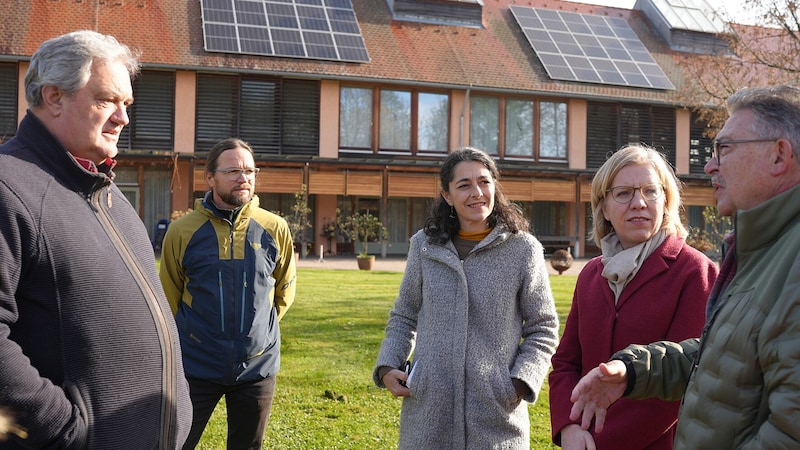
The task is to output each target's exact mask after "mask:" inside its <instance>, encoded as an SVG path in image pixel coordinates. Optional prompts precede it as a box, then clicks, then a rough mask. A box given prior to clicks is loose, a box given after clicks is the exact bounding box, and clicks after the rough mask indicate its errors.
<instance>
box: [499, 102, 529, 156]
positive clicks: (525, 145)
mask: <svg viewBox="0 0 800 450" xmlns="http://www.w3.org/2000/svg"><path fill="white" fill-rule="evenodd" d="M511 155H515V156H533V102H532V101H529V100H508V101H507V102H506V156H511Z"/></svg>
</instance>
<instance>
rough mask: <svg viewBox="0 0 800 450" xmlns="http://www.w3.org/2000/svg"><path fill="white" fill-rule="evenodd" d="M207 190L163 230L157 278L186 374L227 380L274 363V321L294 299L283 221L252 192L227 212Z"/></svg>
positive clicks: (269, 371)
mask: <svg viewBox="0 0 800 450" xmlns="http://www.w3.org/2000/svg"><path fill="white" fill-rule="evenodd" d="M210 195H211V193H210V192H209V193H207V194H206V196H205V198H204V199H198V200H196V202H195V209H194V211H192V212H190V213H189V214H187V215H185V216H183V217H181V218H180V219H178V220H176V221H174V222H173V223H171V224H170V225H169V227H168V228H167V232H166V235H165V236H164V242H163V246H162V253H161V268H160V277H161V282H162V284H163V286H164V292H165V293H166V296H167V300H168V301H169V304H170V307H171V308H172V312H173V314H175V321H176V323H177V325H178V331H179V334H180V341H181V349H182V351H183V364H184V370H185V372H186V376H187V377H189V378H198V379H202V380H206V381H211V382H214V383H219V384H224V385H231V384H238V383H243V382H247V381H252V380H257V379H260V378H264V377H267V376H270V375H274V374H275V373H277V372H278V370H279V368H280V328H279V326H278V321H279V320H280V319H281V318H282V317H283V315H284V314H286V310H287V309H288V308H289V307H290V306H291V304H292V302H293V301H294V295H295V288H296V286H295V278H296V267H295V262H294V248H293V240H292V236H291V232H290V231H289V227H288V225H287V224H286V221H285V220H284V219H283V218H282V217H280V216H278V215H277V214H273V213H271V212H269V211H266V210H264V209H261V208H260V207H259V201H258V197H257V196H254V197H253V199H252V200H251V201H250V202H248V203H246V204H244V205H243V206H242V207H240V208H239V209H238V210H236V211H234V212H233V213H232V214H231V213H230V212H226V211H220V210H219V209H217V208H216V207H215V206H214V204H213V202H211V201H210ZM229 217H230V218H229Z"/></svg>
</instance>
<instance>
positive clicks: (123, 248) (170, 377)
mask: <svg viewBox="0 0 800 450" xmlns="http://www.w3.org/2000/svg"><path fill="white" fill-rule="evenodd" d="M103 192H105V194H106V204H107V205H108V208H109V209H110V208H111V186H110V184H109V185H108V186H107V188H106V189H97V190H95V191H94V193H93V194H92V196H91V197H92V201H91V202H90V203H91V204H92V205H93V206H94V207H95V209H96V211H97V217H98V219H99V220H100V222H101V223H102V225H103V228H104V229H105V230H106V231H107V233H108V236H109V238H110V239H111V240H112V241H114V243H115V244H116V247H117V249H119V254H120V255H121V256H122V258H123V259H124V261H125V264H126V265H127V267H128V269H129V270H130V272H131V275H132V276H133V277H134V278H135V279H136V282H137V284H138V285H139V286H140V287H141V289H142V292H143V293H144V294H145V295H144V297H145V300H146V301H147V305H148V306H149V307H150V312H151V313H152V314H153V319H154V321H155V322H156V324H157V325H158V326H157V327H156V332H157V334H158V337H159V340H160V342H161V352H162V356H163V358H164V368H165V369H164V370H163V371H162V373H161V379H162V386H163V393H164V395H163V396H162V398H161V431H162V432H161V442H160V445H159V447H160V448H170V447H171V444H172V443H173V442H176V441H177V435H176V433H177V425H176V421H177V416H178V411H177V408H178V402H177V397H178V386H177V380H178V374H177V371H176V368H177V363H176V361H175V358H176V355H175V354H174V352H173V351H172V349H173V348H175V343H174V342H173V341H172V340H171V338H170V334H169V332H168V330H169V326H168V321H167V318H166V317H165V316H164V314H163V310H162V309H161V306H160V305H159V304H158V294H156V291H155V288H154V286H152V285H151V284H150V283H149V282H148V279H147V276H145V275H144V273H143V272H142V270H141V267H139V264H137V263H136V259H135V258H134V257H133V252H132V251H131V249H130V248H129V247H128V243H127V241H126V240H125V239H123V238H122V236H120V232H119V230H117V228H116V227H115V226H114V223H113V221H112V220H111V218H110V217H109V214H108V211H107V210H106V209H103V208H102V206H101V203H100V197H101V195H102V193H103ZM170 319H171V318H170Z"/></svg>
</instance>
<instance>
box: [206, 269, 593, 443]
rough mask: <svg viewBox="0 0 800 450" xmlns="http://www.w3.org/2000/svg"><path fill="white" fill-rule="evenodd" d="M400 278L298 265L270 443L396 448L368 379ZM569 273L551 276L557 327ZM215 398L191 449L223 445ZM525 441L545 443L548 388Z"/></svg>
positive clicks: (392, 423)
mask: <svg viewBox="0 0 800 450" xmlns="http://www.w3.org/2000/svg"><path fill="white" fill-rule="evenodd" d="M401 278H402V274H401V273H395V272H381V271H353V270H321V269H298V289H297V298H296V300H295V304H294V305H293V306H292V308H291V309H290V310H289V312H288V313H287V315H286V317H285V318H284V320H283V321H282V322H281V333H282V352H281V371H280V373H279V374H278V385H277V388H276V393H275V401H274V404H273V407H272V417H271V419H270V423H269V425H268V427H267V434H266V437H265V448H270V449H303V450H306V449H358V450H363V449H390V448H395V447H396V442H397V432H398V427H399V411H400V400H398V399H395V398H393V397H392V396H391V395H390V394H389V393H388V392H387V391H386V390H383V389H378V388H376V387H375V386H374V384H373V383H372V378H371V374H372V367H373V364H374V363H375V357H376V356H377V353H378V348H379V346H380V342H381V339H382V338H383V329H384V327H385V326H386V319H387V318H388V313H389V310H390V309H391V307H392V303H393V301H394V298H395V296H396V295H397V290H398V287H399V285H400V280H401ZM576 278H577V277H576V276H569V275H561V276H551V277H550V280H551V283H552V286H553V292H554V294H555V298H556V306H557V307H558V312H559V316H560V319H561V327H562V330H563V325H564V320H565V319H566V315H567V312H568V310H569V304H570V302H571V300H572V291H573V289H574V286H575V280H576ZM225 414H226V412H225V405H224V402H220V404H219V405H218V406H217V409H216V411H215V412H214V415H213V416H212V418H211V421H210V422H209V425H208V427H207V428H206V431H205V433H204V434H203V438H202V440H201V441H200V445H199V446H198V448H200V449H214V450H216V449H224V448H225V433H226V430H227V425H226V423H225V420H226V419H225ZM530 414H531V447H532V448H534V449H550V448H557V447H555V446H553V445H551V444H550V419H549V406H548V399H547V386H546V385H545V386H544V388H543V389H542V393H541V396H540V399H539V401H538V402H537V403H536V404H535V405H532V406H530Z"/></svg>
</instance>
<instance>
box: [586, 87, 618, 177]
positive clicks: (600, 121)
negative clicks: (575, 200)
mask: <svg viewBox="0 0 800 450" xmlns="http://www.w3.org/2000/svg"><path fill="white" fill-rule="evenodd" d="M586 115H587V121H586V128H587V130H586V168H587V169H598V168H600V166H602V165H603V163H604V162H606V159H608V156H609V155H611V154H612V153H613V152H614V151H616V150H618V149H619V144H618V142H619V139H618V137H617V136H618V132H617V130H618V121H617V117H618V111H617V104H615V103H599V102H589V104H588V108H587V114H586Z"/></svg>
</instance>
